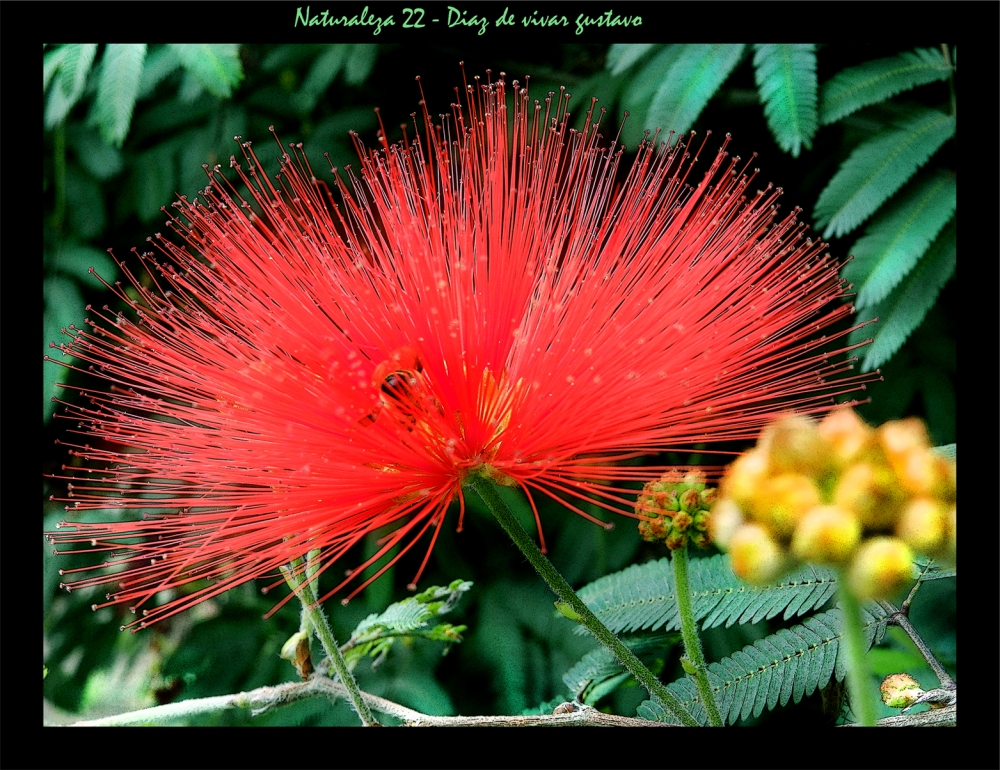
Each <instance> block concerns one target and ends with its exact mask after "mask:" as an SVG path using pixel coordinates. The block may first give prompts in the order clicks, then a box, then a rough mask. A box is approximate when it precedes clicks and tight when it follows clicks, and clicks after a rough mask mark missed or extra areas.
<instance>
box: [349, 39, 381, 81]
mask: <svg viewBox="0 0 1000 770" xmlns="http://www.w3.org/2000/svg"><path fill="white" fill-rule="evenodd" d="M377 58H378V44H377V43H355V44H354V45H352V46H351V50H350V51H349V52H348V54H347V63H346V65H345V67H344V79H345V80H346V81H347V84H348V85H352V86H359V85H361V84H362V83H364V82H365V80H366V79H367V78H368V75H369V74H371V71H372V68H373V67H374V66H375V60H376V59H377Z"/></svg>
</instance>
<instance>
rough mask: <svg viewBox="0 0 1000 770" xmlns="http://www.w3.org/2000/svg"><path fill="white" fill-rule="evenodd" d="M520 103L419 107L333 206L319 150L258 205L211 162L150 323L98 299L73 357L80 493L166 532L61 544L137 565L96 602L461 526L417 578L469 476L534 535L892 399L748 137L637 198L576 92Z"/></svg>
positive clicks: (649, 185) (143, 607)
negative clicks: (779, 426) (847, 411)
mask: <svg viewBox="0 0 1000 770" xmlns="http://www.w3.org/2000/svg"><path fill="white" fill-rule="evenodd" d="M512 86H513V88H512V91H513V98H512V99H508V86H507V84H506V82H505V80H504V76H503V75H502V74H501V77H500V79H499V80H496V81H492V82H488V83H487V84H485V85H482V84H479V82H478V78H477V79H476V84H475V85H467V86H466V93H465V101H464V104H459V103H456V104H453V105H452V113H451V116H450V119H448V120H444V121H443V122H442V123H441V124H435V123H434V122H433V121H432V120H431V118H430V116H429V114H428V112H427V109H426V107H425V106H423V102H421V106H422V110H423V130H422V131H421V130H420V129H419V128H417V130H415V132H414V136H413V138H412V139H408V140H405V141H404V142H402V143H400V144H398V145H389V144H388V142H387V141H386V139H385V131H384V129H383V130H382V132H381V134H380V136H379V141H380V144H381V147H380V149H378V150H374V151H370V150H366V149H364V147H363V146H362V145H361V142H360V139H359V138H358V137H357V135H354V141H355V143H356V144H357V147H358V150H359V155H360V158H361V171H360V177H358V176H356V175H355V174H354V172H353V171H352V170H351V169H350V167H345V169H344V172H343V173H342V172H340V171H338V170H337V169H332V172H333V174H332V184H330V185H328V184H327V183H325V182H322V181H320V180H318V179H317V178H316V176H315V175H314V173H313V170H312V168H311V166H310V165H309V163H308V161H307V160H306V157H305V154H304V153H303V152H302V151H301V145H292V146H290V152H289V153H285V152H283V151H282V155H281V160H280V162H281V170H280V172H279V173H278V174H276V175H275V177H274V179H271V178H269V177H268V176H267V175H266V174H265V173H264V172H263V171H262V170H261V164H260V162H259V161H258V158H257V155H256V154H255V152H254V150H253V149H252V148H251V146H250V143H249V142H242V143H241V145H240V147H241V151H242V156H243V157H242V159H241V160H239V161H237V159H236V158H233V159H232V160H231V166H232V167H233V168H234V169H235V171H236V175H237V177H238V181H239V182H241V183H242V184H243V185H245V188H246V192H245V193H241V192H240V190H241V189H242V188H241V187H238V186H237V185H236V184H234V183H232V182H230V181H228V180H227V179H226V178H225V177H224V176H223V175H222V174H221V173H220V172H219V168H218V167H216V168H215V169H211V170H208V176H209V180H210V181H209V185H208V187H207V188H206V189H205V190H204V191H203V193H202V195H201V199H200V200H194V201H190V200H188V199H186V198H183V197H182V198H181V199H180V200H179V201H178V202H176V203H175V204H174V208H175V211H174V212H173V213H170V214H169V222H168V224H169V226H170V227H171V229H173V230H174V232H175V233H176V234H177V235H179V237H180V241H181V244H182V245H178V244H176V243H174V242H172V241H171V240H169V239H167V238H165V237H163V236H162V235H160V234H157V235H156V236H155V237H154V238H152V239H150V241H151V242H152V243H153V244H154V245H155V247H156V248H157V249H158V250H159V251H160V253H161V254H162V255H163V257H165V260H163V261H158V260H157V258H156V257H154V255H153V254H152V253H146V254H137V257H138V260H139V263H140V264H141V265H142V266H143V268H144V271H145V272H144V273H142V274H136V273H133V272H131V270H130V269H129V268H128V267H127V266H126V264H125V263H124V262H120V263H119V265H120V267H121V269H122V271H123V272H124V274H125V277H126V284H125V285H124V286H123V285H122V284H121V283H115V284H114V285H113V286H109V288H110V289H111V291H112V292H113V293H114V294H115V295H116V296H117V297H118V299H119V300H121V301H122V302H124V303H125V304H126V305H127V306H128V307H129V308H130V310H131V313H130V314H128V313H118V314H116V315H112V314H111V311H109V309H108V307H107V306H105V307H104V309H103V310H102V311H95V310H94V309H93V308H90V307H88V311H90V312H91V313H93V317H92V318H88V319H87V320H86V328H75V327H70V328H69V329H68V330H66V334H67V336H68V337H69V341H68V342H64V343H63V344H60V345H53V347H57V348H58V349H59V350H61V351H62V353H63V354H65V355H66V356H67V357H69V361H68V362H66V363H63V365H64V366H69V367H71V368H74V369H80V370H84V371H88V372H90V373H91V374H92V376H93V378H94V379H95V380H96V381H97V382H98V383H99V384H98V385H95V386H93V387H90V386H87V387H83V388H79V389H78V390H79V393H78V398H77V399H76V400H75V402H61V403H64V405H65V407H66V409H65V414H64V415H61V416H64V417H66V418H68V419H70V420H73V421H75V422H77V423H78V427H77V428H76V429H75V430H74V431H73V432H75V433H79V434H80V435H82V436H84V437H85V441H86V442H88V443H81V444H77V445H71V447H70V454H71V456H73V457H74V458H76V460H77V461H78V462H76V463H74V465H73V466H72V467H69V468H67V467H65V466H64V471H65V473H64V474H63V475H60V476H58V478H64V479H66V480H67V481H68V482H69V489H68V493H67V496H66V497H65V498H59V499H62V500H65V501H66V502H67V503H69V505H68V506H67V510H68V511H71V512H77V511H87V510H99V509H118V510H128V511H142V512H143V515H142V518H141V519H140V520H139V521H133V522H111V523H102V524H88V523H80V522H74V523H72V524H67V523H63V525H61V527H62V528H61V529H60V530H59V531H58V532H54V533H49V538H50V539H51V540H52V541H53V542H55V543H59V544H77V543H80V544H85V545H89V548H85V549H83V550H84V552H93V553H108V552H110V556H109V560H108V561H106V562H104V563H102V564H98V565H95V566H94V567H91V568H88V569H89V570H95V571H97V574H95V575H91V576H86V577H82V578H80V579H78V580H76V581H75V582H67V583H66V584H65V585H66V588H68V589H71V588H79V587H85V586H97V585H101V584H105V583H112V584H116V585H117V587H116V588H115V589H114V590H112V591H111V593H109V594H108V595H107V601H106V603H104V604H100V605H96V606H108V605H115V604H122V603H125V604H128V605H129V606H130V607H131V608H132V609H133V610H137V611H141V613H142V615H143V617H142V619H137V620H136V621H134V622H133V623H131V624H129V627H132V628H133V629H134V628H141V627H144V626H146V625H148V624H150V623H153V622H156V621H157V620H161V619H163V618H166V617H169V616H170V615H173V614H174V613H176V612H179V611H181V610H184V609H186V608H188V607H190V606H192V605H193V604H195V603H197V602H199V601H203V600H205V599H207V598H210V597H212V596H215V595H217V594H219V593H221V592H223V591H225V590H227V589H229V588H231V587H233V586H235V585H238V584H240V583H243V582H246V581H248V580H251V579H253V578H257V577H262V576H276V575H278V569H279V567H281V566H283V565H287V564H289V563H290V562H292V561H293V560H294V559H296V558H298V557H300V556H302V555H304V554H305V553H306V552H308V551H311V550H314V549H318V550H319V557H318V558H319V564H320V566H319V568H318V571H317V572H315V573H312V570H310V573H311V574H313V578H312V579H315V576H316V575H318V574H321V573H322V572H323V571H324V570H325V569H327V568H329V567H330V566H331V565H332V564H333V563H334V562H335V561H337V560H338V559H340V558H341V557H343V556H344V554H345V553H346V552H347V551H348V550H349V549H350V548H351V547H352V546H354V545H355V544H357V543H358V542H359V541H361V540H362V538H364V537H365V536H366V535H367V534H368V533H370V532H373V531H375V530H378V529H380V528H382V527H384V526H386V525H389V524H397V525H398V528H397V529H396V530H395V531H394V532H393V533H392V534H391V535H390V536H389V537H387V538H385V539H384V540H383V541H382V542H381V547H380V549H379V550H378V552H377V553H376V554H375V555H374V556H373V557H372V558H371V559H369V560H368V561H367V562H365V564H364V565H362V567H367V566H369V565H371V564H375V563H377V562H378V561H379V560H381V559H382V558H383V557H384V556H385V555H386V554H387V553H388V552H389V551H390V550H391V549H393V548H396V547H397V546H401V549H400V552H399V553H397V554H396V555H394V556H393V557H392V559H391V561H390V562H389V564H391V563H394V562H395V560H396V559H398V558H399V557H400V556H401V555H402V554H403V553H405V552H406V551H407V550H408V549H409V548H411V547H412V546H413V545H414V544H415V543H416V542H417V540H418V539H419V538H420V537H421V536H422V535H424V534H425V533H426V532H427V530H428V529H432V530H433V534H432V536H431V542H430V547H429V548H428V550H427V553H426V555H425V556H424V559H423V561H422V563H421V565H420V569H419V570H418V574H417V577H415V578H414V582H416V580H417V579H418V578H419V574H420V573H421V572H422V571H423V570H424V569H425V567H426V565H427V561H428V558H429V555H430V551H431V549H432V548H433V545H434V542H435V541H436V539H437V535H438V533H439V532H440V529H441V527H442V525H443V522H444V519H445V517H446V513H447V511H448V509H449V506H450V505H451V504H452V503H453V502H454V501H455V500H458V502H459V507H460V512H459V521H458V524H459V528H461V520H462V517H463V516H464V510H465V509H464V498H463V493H462V482H463V480H464V479H465V478H466V477H467V476H468V475H469V474H471V473H479V474H482V475H486V476H489V477H491V478H493V479H494V480H496V481H497V482H499V483H502V484H507V485H516V486H519V487H521V488H522V489H523V490H524V491H525V492H526V493H528V497H529V500H530V502H531V506H532V509H533V510H534V512H535V517H536V520H538V511H537V507H536V505H535V500H534V497H535V495H536V494H542V495H546V496H549V497H552V498H554V499H556V500H558V501H559V502H560V503H562V504H564V505H566V506H568V507H569V508H570V509H571V510H574V511H575V512H577V513H579V514H580V515H581V516H584V517H586V518H589V519H591V520H596V519H594V517H593V516H591V515H590V514H588V513H586V512H584V511H583V510H582V509H581V508H579V507H578V506H577V505H575V504H574V503H573V502H572V500H573V498H576V499H578V500H581V501H587V502H590V503H593V504H595V505H597V506H599V507H601V508H603V509H605V510H608V511H613V512H616V513H620V514H624V515H630V516H633V517H635V516H638V515H639V514H636V513H635V512H634V499H635V495H636V491H637V487H638V485H640V484H641V482H644V481H648V480H649V479H650V478H653V477H656V476H657V475H659V473H661V472H662V470H663V469H662V468H659V467H657V468H649V467H647V468H634V467H631V468H630V467H626V466H622V465H620V464H619V463H620V461H621V460H623V459H627V458H633V457H636V456H637V455H641V454H646V453H656V452H662V451H664V450H667V449H683V448H685V447H690V446H691V445H692V444H694V443H698V442H706V441H717V440H731V439H749V438H753V437H755V436H756V434H757V431H758V430H759V428H760V426H761V425H763V424H764V423H766V422H768V421H769V420H771V419H773V418H774V416H775V415H776V414H778V413H779V412H782V411H786V410H788V409H794V410H798V411H801V412H812V413H815V412H822V411H825V410H827V409H829V408H831V407H832V406H833V404H834V399H835V398H836V397H838V396H844V395H846V394H850V393H854V392H856V391H858V390H863V389H864V383H865V382H868V381H871V380H873V379H876V378H877V375H861V376H849V375H847V373H848V371H849V370H850V369H851V368H852V363H853V359H852V360H851V361H842V360H835V359H834V358H832V357H833V356H835V355H837V354H840V353H843V352H844V351H846V350H850V348H849V347H842V348H841V349H840V350H836V351H833V352H829V351H827V350H826V348H827V347H828V346H827V345H826V343H827V342H829V341H830V340H833V339H838V338H840V337H842V336H843V335H845V334H846V333H847V332H848V331H850V330H849V329H846V328H841V327H844V326H845V324H844V323H842V322H843V321H844V320H845V319H846V318H847V317H848V316H849V315H850V314H851V312H852V308H851V307H850V306H849V305H848V304H845V303H843V302H842V301H841V300H842V299H843V298H844V296H845V286H844V285H843V283H842V282H841V281H840V279H839V278H838V274H837V271H838V265H837V263H836V262H834V261H833V260H832V259H830V257H829V256H828V255H826V254H825V253H824V252H825V249H826V245H825V244H823V243H819V242H812V241H810V240H807V239H805V237H804V230H805V226H804V225H802V224H800V223H798V221H797V216H798V213H799V211H798V210H797V209H796V210H794V211H793V212H792V213H791V214H789V215H788V216H786V217H784V218H779V217H778V216H777V209H776V201H777V198H778V196H779V195H780V193H781V190H780V188H779V189H774V188H772V187H771V186H770V185H769V186H768V187H767V188H766V189H764V190H759V191H756V192H754V191H753V190H752V188H751V185H752V181H753V179H754V176H755V174H756V171H754V172H752V173H747V168H746V167H742V168H741V166H740V160H739V158H730V157H729V156H728V154H727V152H726V147H727V145H728V144H729V137H728V136H727V137H726V139H725V141H724V142H723V144H722V148H721V149H720V150H719V151H718V152H717V154H716V155H715V158H714V160H713V161H712V162H711V164H710V167H709V168H708V169H707V171H706V172H705V173H704V174H703V175H701V177H700V181H697V182H696V183H695V182H692V181H691V180H695V179H698V176H699V174H698V171H697V169H696V168H695V166H696V163H697V161H698V154H699V153H700V152H701V151H702V150H703V149H704V147H705V140H702V141H701V143H700V144H699V145H698V146H697V150H694V151H693V152H692V148H694V147H695V145H694V144H689V143H688V142H687V141H685V140H683V139H681V140H678V141H677V142H675V143H674V144H673V146H670V142H672V136H671V139H669V140H668V142H664V143H660V144H659V145H658V144H657V137H658V135H655V136H654V137H653V138H652V139H651V140H650V139H648V137H647V139H646V140H644V141H643V142H642V144H641V145H640V147H639V152H638V156H637V157H636V159H635V161H634V162H633V164H632V166H631V168H630V170H629V172H628V174H627V176H626V178H625V180H624V182H622V183H620V184H619V183H618V182H616V179H617V172H618V166H619V162H620V160H621V155H622V149H614V147H612V148H611V149H605V148H604V147H602V144H601V136H600V133H599V131H598V129H599V124H600V121H601V119H602V117H603V110H602V111H601V113H600V114H599V115H596V116H595V114H594V102H593V101H592V102H591V108H590V111H589V112H588V113H587V120H586V122H585V124H584V126H583V128H582V129H581V130H579V131H577V130H573V129H571V128H570V127H569V112H568V105H569V100H570V97H569V95H568V94H564V93H563V92H560V95H559V96H558V97H555V98H553V95H551V94H550V96H549V98H547V99H545V101H544V105H543V104H541V103H539V102H538V101H531V100H530V99H529V97H528V93H527V89H522V88H521V87H520V86H519V85H518V83H517V81H514V82H513V83H512ZM595 101H596V100H595ZM693 139H694V135H693V134H692V135H691V140H693ZM706 139H707V135H706ZM279 148H280V143H279ZM692 154H693V157H692ZM206 168H207V167H206ZM331 188H332V189H331ZM835 329H836V331H833V330H835ZM824 332H825V333H826V335H827V336H826V337H822V336H818V335H821V334H822V333H824ZM73 359H76V360H75V361H74V360H73ZM849 403H857V402H854V401H850V402H849ZM538 526H539V536H540V537H541V524H540V521H539V524H538ZM543 543H544V540H543ZM387 566H388V565H386V566H385V567H383V568H382V570H381V571H380V572H379V574H381V572H382V571H384V570H385V568H386V567H387ZM304 569H305V568H304V567H302V568H301V570H303V571H304ZM81 571H82V572H86V571H87V570H73V571H72V572H81ZM65 572H67V573H68V572H70V571H69V570H67V571H65ZM359 574H360V570H355V571H354V572H352V574H351V576H350V577H349V578H348V579H347V580H345V581H343V583H341V584H340V585H338V586H337V587H336V588H335V589H333V591H332V592H331V593H333V592H336V591H339V590H340V589H341V588H342V587H343V586H344V585H345V584H347V583H348V582H350V581H351V579H352V578H356V577H357V576H358V575H359ZM376 577H377V575H376ZM373 579H374V577H373V578H370V579H369V580H368V581H365V583H364V584H362V585H361V586H359V587H357V588H355V589H354V592H353V593H352V594H351V596H353V595H354V594H355V593H357V591H359V590H361V588H363V587H364V585H367V584H368V582H370V581H371V580H373ZM167 589H180V590H179V591H178V595H177V597H176V598H172V599H170V600H169V601H167V602H165V603H163V604H161V605H159V606H155V605H154V602H153V598H154V597H155V596H156V594H158V593H159V592H161V591H164V590H167ZM327 596H329V594H328V595H327ZM324 598H326V597H324ZM348 598H350V597H348ZM286 600H287V598H286ZM279 606H280V605H279Z"/></svg>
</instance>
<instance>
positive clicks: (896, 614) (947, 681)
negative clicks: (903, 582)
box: [879, 601, 955, 690]
mask: <svg viewBox="0 0 1000 770" xmlns="http://www.w3.org/2000/svg"><path fill="white" fill-rule="evenodd" d="M879 605H880V606H881V607H882V609H884V610H885V611H886V612H888V613H889V621H888V622H889V624H890V625H894V626H899V627H900V628H901V629H903V631H905V632H906V635H907V636H908V637H910V641H911V642H913V644H914V646H916V648H917V649H918V650H920V654H921V655H923V656H924V660H926V661H927V665H928V666H930V667H931V670H932V671H933V672H934V675H935V676H936V677H937V678H938V682H939V683H940V684H941V687H943V688H944V689H946V690H947V689H951V688H953V687H954V686H955V680H954V679H952V678H951V674H949V673H948V672H947V671H946V670H945V668H944V666H942V665H941V663H940V661H938V659H937V657H935V655H934V653H933V652H931V648H930V647H928V646H927V642H925V641H924V640H923V638H922V637H921V636H920V634H918V633H917V629H915V628H914V627H913V624H912V623H911V622H910V618H909V617H908V616H907V613H905V612H903V611H902V610H900V609H897V608H896V607H895V606H894V605H893V604H892V602H886V601H880V602H879Z"/></svg>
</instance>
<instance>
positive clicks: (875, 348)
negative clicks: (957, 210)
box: [850, 219, 956, 371]
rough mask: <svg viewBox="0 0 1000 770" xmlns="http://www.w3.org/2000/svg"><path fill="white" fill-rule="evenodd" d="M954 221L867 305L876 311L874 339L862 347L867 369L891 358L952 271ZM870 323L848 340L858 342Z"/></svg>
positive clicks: (865, 333) (918, 322)
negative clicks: (885, 294) (888, 290)
mask: <svg viewBox="0 0 1000 770" xmlns="http://www.w3.org/2000/svg"><path fill="white" fill-rule="evenodd" d="M955 263H956V244H955V221H954V219H952V221H951V223H950V224H949V225H948V226H947V227H946V228H945V229H944V231H943V232H942V233H941V234H940V235H939V236H938V237H937V239H936V240H935V241H934V243H933V244H932V246H931V248H930V249H929V250H928V251H927V253H926V254H925V255H924V256H923V258H922V259H921V260H920V262H918V263H917V266H916V268H914V270H913V271H912V272H911V273H910V274H909V275H908V276H907V277H906V278H905V279H904V280H903V281H902V283H900V284H899V286H897V287H896V289H895V290H894V291H893V292H892V294H890V295H889V296H888V297H887V298H886V299H885V300H883V301H882V302H879V303H876V304H875V305H873V306H871V307H870V308H868V309H867V313H866V315H868V314H871V315H877V316H878V319H879V322H878V324H876V325H875V327H874V328H875V334H874V339H875V341H874V343H872V345H871V346H870V347H868V348H866V349H865V356H864V361H863V363H862V367H863V368H864V370H865V371H870V370H871V369H874V368H876V367H878V366H880V365H881V364H882V363H883V362H885V361H887V360H888V359H889V358H891V357H892V356H893V355H894V354H895V353H896V351H897V350H899V349H900V347H902V345H903V343H904V342H906V338H907V337H909V336H910V334H911V333H912V332H913V330H914V329H916V328H917V327H918V326H919V325H920V323H921V322H922V321H923V320H924V317H925V316H926V315H927V311H928V310H930V308H931V306H932V305H933V304H934V302H935V300H936V299H937V296H938V294H939V293H940V291H941V289H942V287H943V286H944V285H945V284H946V283H947V282H948V280H949V279H950V278H951V277H952V275H954V274H955ZM871 328H872V327H866V328H865V329H857V330H855V331H854V332H852V333H851V336H850V341H851V342H852V343H854V342H860V341H861V340H863V339H865V338H866V337H867V336H868V333H870V331H871Z"/></svg>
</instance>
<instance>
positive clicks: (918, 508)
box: [896, 497, 948, 556]
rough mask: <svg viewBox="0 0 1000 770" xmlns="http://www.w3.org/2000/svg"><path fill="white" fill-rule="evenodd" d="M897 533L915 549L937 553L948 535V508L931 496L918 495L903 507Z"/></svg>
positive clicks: (932, 553) (930, 553)
mask: <svg viewBox="0 0 1000 770" xmlns="http://www.w3.org/2000/svg"><path fill="white" fill-rule="evenodd" d="M896 534H897V535H898V536H899V538H900V539H901V540H903V541H904V542H905V543H906V544H907V545H909V546H910V548H912V549H913V550H914V551H919V552H920V553H925V554H927V555H929V556H934V555H936V554H937V553H938V552H939V551H940V550H941V549H942V548H944V546H945V544H946V540H947V537H948V508H947V507H946V506H945V504H944V503H942V502H940V501H938V500H934V499H932V498H929V497H918V498H916V499H914V500H911V501H910V502H909V503H907V504H906V506H905V507H904V508H903V511H902V513H901V514H900V517H899V521H898V522H897V523H896Z"/></svg>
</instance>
